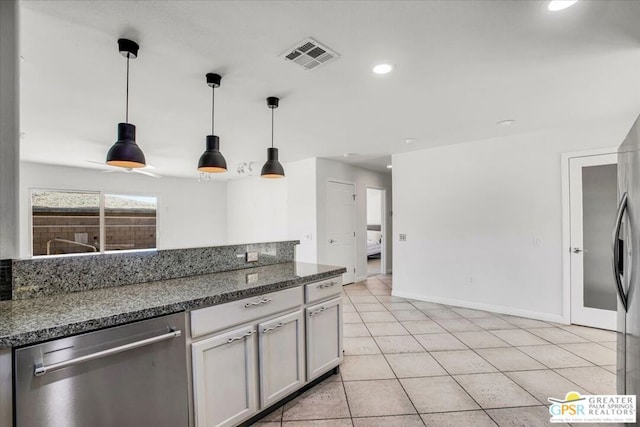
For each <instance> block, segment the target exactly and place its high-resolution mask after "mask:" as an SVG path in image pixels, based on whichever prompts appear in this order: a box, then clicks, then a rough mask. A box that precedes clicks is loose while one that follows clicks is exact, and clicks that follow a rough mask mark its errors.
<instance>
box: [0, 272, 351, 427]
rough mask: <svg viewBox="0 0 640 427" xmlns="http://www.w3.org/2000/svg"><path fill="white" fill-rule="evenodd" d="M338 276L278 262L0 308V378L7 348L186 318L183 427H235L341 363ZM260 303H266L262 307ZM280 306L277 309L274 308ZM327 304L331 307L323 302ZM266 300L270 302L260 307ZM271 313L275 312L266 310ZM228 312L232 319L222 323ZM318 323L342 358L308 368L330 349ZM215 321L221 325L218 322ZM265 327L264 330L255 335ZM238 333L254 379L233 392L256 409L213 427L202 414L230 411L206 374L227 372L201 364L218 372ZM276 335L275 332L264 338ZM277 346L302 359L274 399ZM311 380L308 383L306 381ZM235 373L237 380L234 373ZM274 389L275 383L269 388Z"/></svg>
mask: <svg viewBox="0 0 640 427" xmlns="http://www.w3.org/2000/svg"><path fill="white" fill-rule="evenodd" d="M344 271H345V269H344V268H342V267H333V266H326V265H316V264H307V263H299V262H284V263H278V264H273V265H266V266H261V267H255V268H245V269H241V270H233V271H223V272H218V273H212V274H205V275H198V276H191V277H182V278H176V279H168V280H160V281H155V282H148V283H140V284H132V285H125V286H118V287H110V288H105V289H94V290H89V291H83V292H72V293H66V294H58V295H51V296H43V297H38V298H32V299H25V300H14V301H6V302H1V303H0V363H2V364H3V366H0V373H1V372H3V370H4V372H5V373H6V370H7V369H8V367H7V360H11V352H12V348H14V349H15V348H20V347H24V346H29V345H31V344H35V343H40V342H46V341H51V340H54V339H59V338H65V337H70V336H74V335H78V334H84V333H87V332H91V331H97V330H103V329H105V328H111V327H115V326H119V325H125V324H129V323H132V322H137V321H141V320H145V319H151V318H157V317H159V316H164V315H169V314H173V313H181V312H183V313H184V312H186V314H187V319H190V321H191V323H189V321H187V327H186V328H185V329H186V332H187V340H186V342H187V348H185V354H189V355H190V356H192V359H193V360H192V363H194V364H195V365H194V366H193V369H191V368H190V369H189V376H190V378H191V381H190V383H191V382H193V383H194V384H195V386H194V390H195V391H194V392H193V394H194V395H195V397H193V398H192V399H190V413H191V416H190V421H189V424H186V423H185V425H198V426H208V425H235V424H237V423H240V422H242V421H244V420H246V419H248V418H250V417H253V416H255V415H256V414H258V413H259V412H260V411H262V410H264V409H268V408H269V407H270V406H273V405H276V406H277V403H278V401H280V400H281V398H283V397H286V395H287V394H290V393H291V392H295V390H297V389H299V388H301V387H303V386H304V385H307V384H309V383H310V382H311V381H312V380H313V379H314V378H317V377H318V376H319V375H320V374H322V373H326V372H328V371H330V370H331V369H332V368H335V367H336V366H337V365H338V364H339V363H340V360H341V358H342V357H341V350H342V344H341V341H342V336H341V329H342V328H341V304H339V301H340V298H339V297H340V294H341V289H340V288H341V286H340V285H341V282H340V279H339V275H340V274H342V273H343V272H344ZM265 295H269V296H270V297H269V298H265V297H264V296H265ZM280 297H282V298H280ZM277 298H280V300H281V301H282V302H278V299H277ZM329 298H332V300H331V301H334V302H331V301H329ZM267 300H269V301H267ZM271 300H273V303H271V304H265V302H271ZM310 303H311V304H310ZM278 304H280V305H278ZM331 304H333V305H331ZM235 305H238V306H239V307H244V308H253V307H254V306H256V307H259V308H258V309H256V310H248V311H251V312H252V313H254V314H251V315H250V316H248V317H247V316H246V315H244V314H243V315H242V316H240V315H234V314H233V312H232V311H229V310H232V309H235V308H234V307H235ZM267 306H268V307H273V308H270V309H266V308H265V307H267ZM225 310H227V311H225ZM260 310H262V311H260ZM269 310H271V311H269ZM227 312H228V313H232V314H230V315H225V313H227ZM314 316H315V318H314ZM322 316H328V317H326V319H328V320H331V319H333V320H332V322H333V324H335V326H336V331H339V333H337V335H336V336H337V337H338V341H337V342H336V343H335V345H336V349H337V350H338V351H339V355H338V357H336V356H335V355H334V356H333V359H332V360H331V363H330V364H327V363H325V364H324V365H323V364H321V363H320V362H314V355H315V353H316V352H317V351H320V352H322V351H323V348H324V347H325V344H326V343H325V342H324V341H322V340H323V339H324V337H325V336H326V335H325V334H324V333H323V332H322V331H321V330H319V329H318V330H314V328H316V327H321V326H322V325H324V324H325V323H323V322H320V321H319V320H318V321H316V320H315V319H316V318H317V319H320V318H321V317H322ZM331 316H333V317H331ZM220 318H222V319H223V320H225V321H226V323H225V322H222V323H220V320H219V319H220ZM269 322H271V323H273V325H271V324H270V323H269ZM274 322H275V323H274ZM336 322H337V323H336ZM263 325H267V326H268V327H267V326H265V327H263V329H260V328H261V327H262V326H263ZM287 325H293V326H291V327H289V326H287ZM316 325H318V326H316ZM240 326H242V327H245V328H246V327H249V328H250V330H251V331H252V334H253V336H250V335H252V334H249V335H247V336H246V337H244V338H243V340H246V345H245V346H244V347H246V348H245V349H244V350H243V351H247V349H248V351H249V353H246V360H247V362H248V363H249V362H251V361H254V362H255V366H254V371H252V372H249V371H247V372H245V374H250V375H252V376H253V378H250V379H251V380H252V383H251V384H249V383H247V384H246V385H245V384H242V385H239V386H238V387H240V389H241V388H242V387H250V388H251V389H250V390H249V389H247V390H245V391H246V393H248V394H249V395H252V396H253V400H252V401H251V402H249V403H251V405H252V406H251V407H247V408H246V410H245V411H244V412H243V413H242V414H240V415H239V417H237V418H235V419H234V420H229V422H226V423H222V422H219V421H221V419H220V418H217V415H216V414H213V415H212V414H207V413H204V412H203V411H204V410H205V408H207V407H210V406H219V407H223V408H224V407H226V406H227V405H225V404H222V405H220V404H219V402H218V404H214V403H212V402H209V401H208V399H210V396H209V395H208V394H207V392H209V390H210V389H211V383H210V382H209V381H211V379H208V378H207V377H206V375H207V374H206V372H208V371H211V370H212V369H213V370H218V372H224V371H225V367H224V366H213V365H206V364H207V363H209V364H211V363H217V362H211V361H212V360H213V361H217V360H223V359H222V358H219V357H216V356H217V354H216V351H217V350H216V349H217V348H218V347H219V345H218V344H217V341H216V340H217V339H218V337H220V336H226V335H229V334H231V335H233V334H234V331H235V330H237V329H238V328H239V327H240ZM276 329H277V330H278V332H277V333H271V334H269V332H271V331H274V330H276ZM192 330H197V331H198V336H195V335H196V334H195V333H194V334H193V335H194V336H193V339H192V336H191V335H192V334H191V331H192ZM293 330H295V331H297V332H296V334H297V335H295V336H293V335H291V333H290V332H286V331H293ZM280 331H282V332H280ZM332 333H333V332H332ZM287 334H288V335H287ZM278 337H280V338H278ZM225 340H226V341H225V342H227V341H228V340H227V339H226V338H225ZM269 340H271V341H269ZM278 340H283V341H282V344H287V343H290V342H291V340H294V341H295V343H296V346H297V347H296V348H297V349H298V350H299V351H297V352H295V354H294V355H292V357H293V358H295V360H297V362H296V363H297V366H298V377H299V378H298V379H297V381H296V382H295V384H294V383H291V385H290V386H288V388H287V390H286V391H287V392H286V393H284V392H281V391H280V390H276V391H275V392H273V393H271V391H270V390H268V389H265V388H264V387H265V385H267V386H268V384H267V379H269V378H274V377H273V375H272V374H273V372H269V370H270V369H272V367H270V366H269V365H268V364H269V363H271V364H274V365H273V367H275V366H277V365H278V363H279V359H278V358H276V357H270V356H269V354H268V352H267V353H265V349H267V348H270V347H273V348H277V347H282V346H280V343H279V341H278ZM196 341H197V342H196ZM316 341H317V343H322V346H319V345H316V344H314V343H315V342H316ZM228 342H234V341H228ZM239 344H242V343H239ZM244 347H243V348H244ZM238 348H239V349H240V348H241V347H238ZM258 349H259V352H258ZM314 349H315V350H314ZM208 352H209V353H208ZM251 352H253V353H251ZM334 353H336V352H335V351H334ZM243 354H244V353H243ZM211 356H213V357H211ZM263 357H264V364H263ZM323 357H324V356H323ZM292 360H294V359H289V360H288V361H287V363H286V364H285V365H283V366H288V365H289V364H290V363H291V361H292ZM199 363H200V365H198V364H199ZM202 363H204V365H203V364H202ZM318 363H320V364H318ZM189 366H190V364H189ZM199 366H200V367H201V368H202V369H201V368H199ZM204 368H206V369H204ZM305 371H306V375H305ZM311 373H312V374H313V375H310V374H311ZM231 374H232V376H233V373H232V372H231ZM5 378H6V377H5ZM276 380H277V379H276ZM202 384H205V385H206V387H205V388H202V387H201V388H200V389H198V385H202ZM276 385H277V384H275V383H274V387H275V386H276ZM277 386H278V387H279V385H277ZM260 387H261V388H260ZM1 388H2V390H0V400H3V401H4V402H5V404H6V400H7V399H6V393H7V390H10V388H11V384H6V379H5V380H3V383H2V384H1ZM232 388H233V387H232ZM203 390H205V391H206V392H205V391H203ZM241 391H242V390H241ZM269 393H271V394H269ZM189 394H191V392H189ZM3 396H4V397H3ZM194 401H195V403H194ZM198 402H199V403H198ZM0 404H2V402H0ZM194 405H195V407H196V409H195V410H194V409H193V406H194ZM198 405H199V408H200V409H198ZM194 411H195V413H194ZM225 419H226V418H225ZM222 421H224V420H222ZM0 425H2V422H1V420H0Z"/></svg>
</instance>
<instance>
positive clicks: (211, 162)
mask: <svg viewBox="0 0 640 427" xmlns="http://www.w3.org/2000/svg"><path fill="white" fill-rule="evenodd" d="M206 78H207V85H208V86H210V87H211V92H212V93H211V135H207V145H206V149H205V151H204V153H202V156H200V160H199V161H198V171H199V172H204V173H222V172H226V171H227V161H226V160H225V159H224V156H223V155H222V153H220V138H218V137H217V136H216V135H214V134H213V118H214V114H213V113H214V111H215V110H214V106H215V90H216V88H217V87H219V86H220V82H221V80H222V77H221V76H220V75H219V74H214V73H208V74H207V76H206Z"/></svg>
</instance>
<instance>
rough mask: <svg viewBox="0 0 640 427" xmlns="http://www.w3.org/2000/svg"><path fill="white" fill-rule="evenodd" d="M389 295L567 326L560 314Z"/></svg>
mask: <svg viewBox="0 0 640 427" xmlns="http://www.w3.org/2000/svg"><path fill="white" fill-rule="evenodd" d="M391 295H393V296H395V297H401V298H411V299H415V300H418V301H425V302H434V303H436V304H447V305H454V306H457V307H464V308H472V309H475V310H483V311H491V312H493V313H500V314H509V315H511V316H519V317H527V318H529V319H535V320H544V321H547V322H554V323H560V324H563V325H568V324H569V323H568V322H567V321H566V320H565V319H564V317H563V316H562V315H561V314H550V313H540V312H537V311H529V310H521V309H517V308H511V307H504V306H501V305H492V304H483V303H478V302H473V301H464V300H457V299H453V298H440V297H428V296H425V295H418V294H414V293H412V292H402V291H396V290H395V289H394V290H393V291H392V292H391Z"/></svg>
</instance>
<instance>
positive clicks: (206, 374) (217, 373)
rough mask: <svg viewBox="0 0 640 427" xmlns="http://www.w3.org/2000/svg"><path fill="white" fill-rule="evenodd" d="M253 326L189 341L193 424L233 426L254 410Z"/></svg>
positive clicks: (254, 344)
mask: <svg viewBox="0 0 640 427" xmlns="http://www.w3.org/2000/svg"><path fill="white" fill-rule="evenodd" d="M256 341H257V330H256V328H255V325H249V326H245V327H241V328H238V329H235V330H233V331H230V332H228V333H224V334H220V335H216V336H213V337H211V338H207V339H205V340H202V341H198V342H196V343H193V344H192V347H191V348H192V355H193V386H194V409H195V414H196V416H195V421H196V426H197V427H205V426H206V427H213V426H233V425H237V424H238V423H240V422H242V421H244V420H246V419H248V418H249V417H251V416H252V415H253V414H255V412H256V411H257V410H258V398H257V394H258V387H257V381H258V379H257V370H256V356H255V355H256Z"/></svg>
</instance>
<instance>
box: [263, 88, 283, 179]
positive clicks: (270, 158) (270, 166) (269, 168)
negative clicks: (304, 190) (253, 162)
mask: <svg viewBox="0 0 640 427" xmlns="http://www.w3.org/2000/svg"><path fill="white" fill-rule="evenodd" d="M279 101H280V100H279V99H278V98H276V97H274V96H270V97H269V98H267V107H269V108H271V147H270V148H267V162H266V163H265V164H264V166H263V167H262V172H261V173H260V177H261V178H267V179H277V178H284V168H283V167H282V165H281V164H280V162H279V161H278V149H277V148H274V147H273V110H275V109H276V108H278V103H279Z"/></svg>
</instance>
